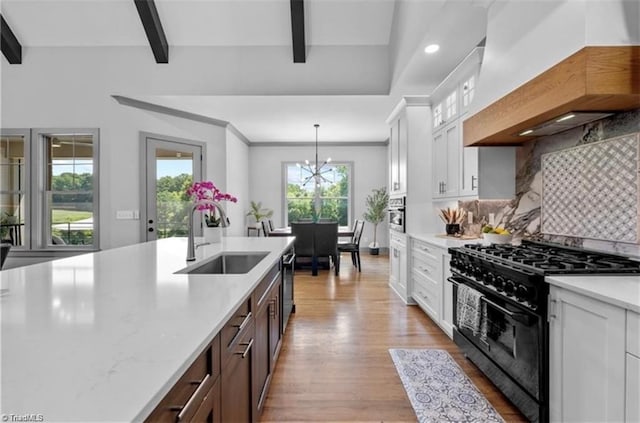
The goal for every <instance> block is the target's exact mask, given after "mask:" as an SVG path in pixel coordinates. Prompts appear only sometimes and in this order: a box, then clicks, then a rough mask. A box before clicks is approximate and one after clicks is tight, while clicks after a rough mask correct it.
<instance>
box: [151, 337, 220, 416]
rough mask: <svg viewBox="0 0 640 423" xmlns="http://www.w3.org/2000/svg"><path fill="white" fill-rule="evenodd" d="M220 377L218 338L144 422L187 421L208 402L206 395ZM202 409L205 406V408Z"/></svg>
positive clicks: (208, 398)
mask: <svg viewBox="0 0 640 423" xmlns="http://www.w3.org/2000/svg"><path fill="white" fill-rule="evenodd" d="M219 375H220V336H219V335H218V336H216V338H215V339H214V341H213V342H212V343H211V344H210V345H209V347H207V349H206V350H205V351H204V352H202V353H201V354H200V355H199V356H198V358H196V360H195V361H194V362H193V364H192V365H191V366H190V367H189V369H187V371H186V372H185V373H184V374H183V375H182V377H181V378H180V379H179V380H178V381H177V382H176V383H175V384H174V385H173V388H171V390H170V391H169V393H167V395H166V396H165V397H164V398H163V399H162V401H160V404H158V406H157V407H156V408H155V410H154V411H153V412H152V413H151V414H150V415H149V417H148V418H147V419H146V421H147V422H154V423H155V422H175V421H177V419H178V416H179V415H180V417H181V418H182V419H187V420H189V419H190V416H193V415H194V413H196V412H197V411H198V410H199V409H200V408H202V405H203V404H204V403H205V402H210V401H212V398H211V397H210V396H209V392H210V391H211V389H212V387H213V386H214V382H215V381H216V380H217V379H218V376H219ZM205 408H206V405H205Z"/></svg>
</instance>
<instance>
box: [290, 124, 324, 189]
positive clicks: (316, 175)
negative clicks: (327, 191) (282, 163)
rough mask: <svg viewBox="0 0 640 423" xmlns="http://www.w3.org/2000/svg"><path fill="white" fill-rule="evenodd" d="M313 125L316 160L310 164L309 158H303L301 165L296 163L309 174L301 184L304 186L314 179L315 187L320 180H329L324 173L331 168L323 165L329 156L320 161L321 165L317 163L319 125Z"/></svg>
mask: <svg viewBox="0 0 640 423" xmlns="http://www.w3.org/2000/svg"><path fill="white" fill-rule="evenodd" d="M313 126H314V127H315V128H316V162H315V164H313V165H312V164H310V163H309V160H305V161H304V164H303V165H301V164H300V163H296V165H297V166H298V167H299V168H301V169H302V170H305V171H307V172H309V173H310V175H309V176H307V177H306V178H305V180H304V181H303V182H302V186H305V185H307V183H309V181H311V180H314V181H315V183H316V187H317V186H319V185H320V183H321V182H322V181H325V182H330V181H329V180H328V179H327V178H325V177H324V174H325V173H328V172H331V169H330V168H329V167H327V168H325V165H327V164H329V163H331V157H329V158H327V160H325V161H324V162H322V164H321V165H318V128H319V127H320V125H319V124H317V123H316V124H314V125H313Z"/></svg>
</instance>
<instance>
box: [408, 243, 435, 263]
mask: <svg viewBox="0 0 640 423" xmlns="http://www.w3.org/2000/svg"><path fill="white" fill-rule="evenodd" d="M411 255H412V256H414V257H419V258H421V259H422V260H424V261H426V262H429V263H433V264H436V265H437V264H440V262H441V261H442V250H441V249H440V248H437V247H434V246H433V245H430V244H428V243H426V242H422V241H419V240H417V239H414V240H413V245H412V246H411Z"/></svg>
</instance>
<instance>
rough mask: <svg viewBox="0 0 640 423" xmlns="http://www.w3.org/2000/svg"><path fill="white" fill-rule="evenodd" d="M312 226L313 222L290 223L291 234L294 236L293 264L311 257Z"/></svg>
mask: <svg viewBox="0 0 640 423" xmlns="http://www.w3.org/2000/svg"><path fill="white" fill-rule="evenodd" d="M313 226H314V224H313V223H299V222H292V223H291V235H293V236H295V237H296V239H295V241H293V251H294V252H295V264H300V263H301V262H303V261H305V260H306V261H307V262H308V260H312V259H313V235H314V228H313Z"/></svg>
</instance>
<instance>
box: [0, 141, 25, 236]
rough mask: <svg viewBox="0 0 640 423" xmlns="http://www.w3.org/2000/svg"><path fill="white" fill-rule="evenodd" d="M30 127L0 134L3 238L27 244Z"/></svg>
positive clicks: (0, 231) (0, 197) (0, 222)
mask: <svg viewBox="0 0 640 423" xmlns="http://www.w3.org/2000/svg"><path fill="white" fill-rule="evenodd" d="M28 146H29V131H28V130H3V131H2V134H1V136H0V242H8V243H10V244H11V245H13V247H14V248H21V247H24V246H25V242H26V241H27V239H26V238H25V224H26V223H27V216H28V214H27V199H28V197H29V196H28V191H27V189H28V185H29V184H28V180H27V178H28V177H29V171H28V169H27V157H28V156H27V153H28Z"/></svg>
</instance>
